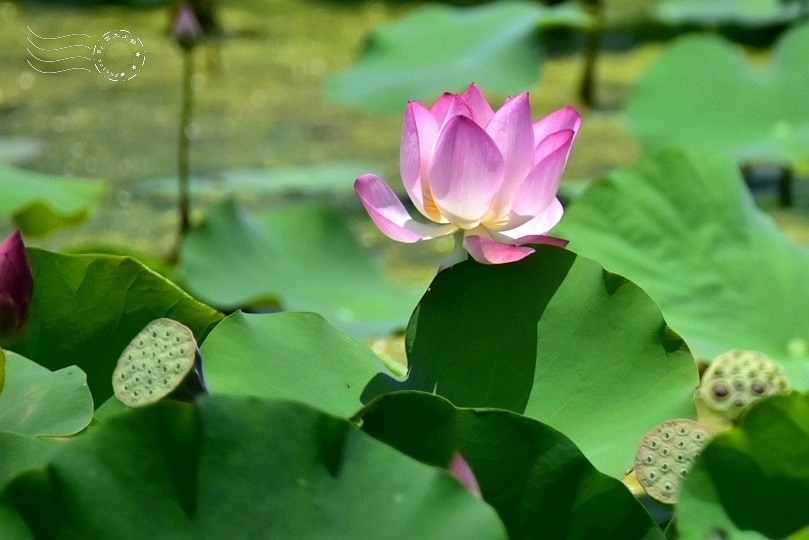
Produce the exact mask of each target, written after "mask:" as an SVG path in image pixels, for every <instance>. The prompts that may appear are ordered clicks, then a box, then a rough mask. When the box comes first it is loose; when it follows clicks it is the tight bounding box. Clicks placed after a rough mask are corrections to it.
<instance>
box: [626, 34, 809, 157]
mask: <svg viewBox="0 0 809 540" xmlns="http://www.w3.org/2000/svg"><path fill="white" fill-rule="evenodd" d="M807 50H809V24H804V25H802V26H798V27H795V28H793V29H791V30H790V31H789V32H787V33H786V34H784V35H783V36H782V37H781V39H780V40H779V42H778V43H777V44H776V46H775V48H774V50H773V52H772V56H771V58H770V62H769V64H768V65H765V66H760V67H754V66H751V65H750V64H749V63H748V62H747V61H746V60H745V58H744V56H743V55H742V53H741V51H739V50H738V49H736V48H734V47H733V46H732V45H730V44H728V43H726V42H724V41H722V40H721V39H719V38H717V37H714V36H708V35H690V36H685V37H682V38H680V39H678V40H676V41H675V42H674V43H672V44H671V45H670V46H669V47H668V48H667V49H666V50H665V51H664V52H663V54H661V56H660V58H658V59H657V61H656V62H655V63H654V64H652V65H651V66H650V67H649V68H648V69H647V70H646V71H645V72H644V73H642V74H641V76H640V77H639V78H638V80H637V82H636V83H635V85H634V86H633V87H632V90H631V91H630V95H629V98H628V100H627V107H626V118H627V121H628V123H629V126H630V128H631V129H632V131H633V132H634V133H635V134H636V135H637V136H638V138H639V139H640V140H641V142H642V143H643V144H644V146H645V147H647V148H659V147H661V146H667V145H677V146H681V147H683V148H687V149H694V150H698V151H704V152H720V153H723V154H725V155H727V156H729V157H731V158H732V159H734V160H736V161H745V162H755V161H765V162H766V161H769V162H772V161H775V162H780V163H784V162H785V163H791V164H793V165H795V166H798V167H803V168H806V167H809V100H807V99H806V94H805V92H804V90H803V88H804V86H805V81H807V80H809V62H806V51H807Z"/></svg>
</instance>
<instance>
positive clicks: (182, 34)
mask: <svg viewBox="0 0 809 540" xmlns="http://www.w3.org/2000/svg"><path fill="white" fill-rule="evenodd" d="M172 34H173V35H174V39H176V40H177V43H179V44H180V47H182V48H183V49H192V48H194V46H195V45H196V44H197V43H199V41H200V40H201V39H202V27H200V25H199V21H198V20H197V16H196V15H195V14H194V11H193V10H192V9H191V8H190V7H189V6H188V4H183V5H181V6H180V9H179V10H177V16H176V17H175V18H174V27H173V28H172Z"/></svg>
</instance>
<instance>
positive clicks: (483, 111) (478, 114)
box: [461, 83, 530, 128]
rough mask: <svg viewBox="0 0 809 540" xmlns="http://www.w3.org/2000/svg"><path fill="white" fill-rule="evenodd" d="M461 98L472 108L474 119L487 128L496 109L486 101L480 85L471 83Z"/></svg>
mask: <svg viewBox="0 0 809 540" xmlns="http://www.w3.org/2000/svg"><path fill="white" fill-rule="evenodd" d="M461 99H462V100H463V102H464V103H466V104H467V106H468V107H469V109H470V110H471V112H472V120H474V121H475V123H476V124H477V125H479V126H481V127H483V128H485V127H486V126H487V125H488V124H489V121H490V120H491V119H492V116H494V110H493V109H492V106H491V105H489V102H488V101H486V98H485V97H483V94H482V93H481V92H480V88H478V85H476V84H475V83H472V84H470V85H469V87H468V88H467V89H466V90H464V93H463V94H461ZM529 118H530V116H529Z"/></svg>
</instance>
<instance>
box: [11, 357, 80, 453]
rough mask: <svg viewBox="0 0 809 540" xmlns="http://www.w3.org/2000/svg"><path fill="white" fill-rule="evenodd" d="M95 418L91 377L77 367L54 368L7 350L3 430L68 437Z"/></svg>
mask: <svg viewBox="0 0 809 540" xmlns="http://www.w3.org/2000/svg"><path fill="white" fill-rule="evenodd" d="M92 418H93V396H92V395H90V389H89V388H88V387H87V377H86V375H85V374H84V372H83V371H82V370H81V369H79V368H77V367H76V366H69V367H65V368H62V369H60V370H58V371H51V370H49V369H47V368H44V367H42V366H40V365H39V364H37V363H36V362H32V361H31V360H28V359H27V358H24V357H22V356H20V355H18V354H16V353H13V352H10V351H9V352H7V353H6V387H5V389H4V390H3V392H2V393H0V432H2V431H8V432H13V433H19V434H23V435H30V436H51V437H64V436H68V435H73V434H75V433H78V432H79V431H81V430H83V429H84V428H85V427H87V425H88V424H89V423H90V420H92Z"/></svg>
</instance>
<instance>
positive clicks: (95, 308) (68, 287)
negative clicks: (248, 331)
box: [7, 248, 222, 405]
mask: <svg viewBox="0 0 809 540" xmlns="http://www.w3.org/2000/svg"><path fill="white" fill-rule="evenodd" d="M28 258H29V259H30V261H31V268H32V270H33V274H34V294H33V297H32V299H31V308H30V318H29V320H28V324H27V326H26V329H25V332H24V333H23V334H22V335H21V336H20V338H19V339H18V340H17V341H16V342H14V343H11V344H10V345H9V346H8V347H7V348H8V349H9V350H13V351H15V352H17V353H19V354H21V355H23V356H25V357H27V358H30V359H31V360H34V361H35V362H37V363H38V364H41V365H43V366H45V367H46V368H48V369H51V370H57V369H61V368H64V367H67V366H71V365H76V366H78V367H79V368H80V369H81V370H83V371H84V372H85V373H86V374H87V384H88V385H89V387H90V391H91V392H92V394H93V400H94V401H95V403H96V404H97V405H100V404H101V403H103V402H104V400H106V399H107V398H108V397H110V396H111V395H112V383H111V380H110V378H111V377H112V372H113V370H114V369H115V364H116V362H117V361H118V356H119V355H120V354H121V352H122V351H123V350H124V348H125V347H126V346H127V344H128V343H129V341H130V340H131V339H132V338H133V337H134V336H135V334H137V333H138V332H140V331H141V330H142V329H143V327H144V326H146V324H147V323H149V322H151V321H152V320H154V319H157V318H160V317H168V318H171V319H175V320H177V321H179V322H181V323H183V324H185V325H186V326H188V327H189V328H191V330H192V331H193V332H194V335H195V336H196V338H197V341H200V342H201V341H202V340H203V338H204V337H205V336H206V335H207V333H208V332H209V331H210V330H211V328H213V326H214V325H215V324H216V323H217V322H219V320H220V319H221V318H222V314H221V313H219V312H217V311H215V310H214V309H212V308H210V307H208V306H206V305H204V304H202V303H200V302H198V301H196V300H194V299H193V298H191V297H190V296H188V295H187V294H186V293H185V292H183V291H182V290H180V289H179V288H178V287H177V286H176V285H174V284H173V283H171V282H170V281H168V280H167V279H165V278H164V277H162V276H160V275H158V274H156V273H155V272H153V271H152V270H150V269H149V268H147V267H145V266H143V265H142V264H141V263H139V262H138V261H136V260H134V259H131V258H128V257H116V256H110V255H65V254H62V253H55V252H52V251H46V250H43V249H38V248H28Z"/></svg>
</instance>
